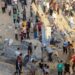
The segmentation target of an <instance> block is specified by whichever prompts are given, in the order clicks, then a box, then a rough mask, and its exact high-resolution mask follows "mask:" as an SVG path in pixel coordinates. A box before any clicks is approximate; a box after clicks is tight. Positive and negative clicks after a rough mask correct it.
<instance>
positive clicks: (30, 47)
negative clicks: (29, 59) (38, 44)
mask: <svg viewBox="0 0 75 75" xmlns="http://www.w3.org/2000/svg"><path fill="white" fill-rule="evenodd" d="M28 54H29V55H31V54H32V43H29V46H28Z"/></svg>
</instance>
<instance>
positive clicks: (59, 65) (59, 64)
mask: <svg viewBox="0 0 75 75" xmlns="http://www.w3.org/2000/svg"><path fill="white" fill-rule="evenodd" d="M63 69H64V64H63V63H62V61H59V63H58V64H57V70H58V75H62V73H63Z"/></svg>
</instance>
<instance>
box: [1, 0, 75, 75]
mask: <svg viewBox="0 0 75 75" xmlns="http://www.w3.org/2000/svg"><path fill="white" fill-rule="evenodd" d="M19 2H20V3H21V5H22V9H23V11H21V13H20V9H19V6H18V3H16V2H14V3H13V4H12V1H11V0H2V1H1V7H2V13H3V14H4V13H6V12H8V15H9V16H12V15H13V23H14V28H15V39H16V41H21V42H22V41H23V40H26V39H31V38H32V37H31V36H33V39H38V40H39V41H40V42H42V25H43V23H42V21H41V19H40V17H39V13H38V12H37V13H36V15H35V16H34V13H33V10H32V6H30V16H29V18H27V16H26V15H27V12H26V7H27V0H20V1H19ZM33 2H34V3H35V4H36V5H37V4H40V3H39V2H38V1H35V0H32V1H31V4H32V3H33ZM41 6H42V7H43V12H44V13H45V14H46V15H48V19H49V21H50V22H51V24H52V29H53V30H52V31H53V32H52V33H54V31H56V30H57V27H55V26H54V25H55V24H54V23H53V22H54V20H55V19H56V18H57V16H56V13H57V14H58V15H59V14H60V10H62V14H63V15H64V16H69V18H70V19H69V20H68V22H69V24H70V27H71V28H73V29H74V25H75V23H74V18H73V17H74V13H73V12H75V1H73V0H71V2H62V3H57V2H56V1H55V0H50V1H49V2H48V3H47V5H46V3H45V2H44V3H42V5H41ZM21 14H22V16H20V15H21ZM34 20H35V21H34ZM53 38H54V37H53ZM50 42H51V43H50V44H53V45H55V43H57V42H58V41H57V40H56V41H55V40H54V39H53V40H51V41H50ZM72 42H73V41H72ZM18 50H19V49H18ZM32 53H33V52H32V44H31V43H30V44H29V46H28V57H30V56H31V55H32ZM65 54H66V55H67V56H68V58H69V60H71V59H72V60H71V62H72V64H70V61H67V62H66V61H65V62H63V61H62V58H61V60H60V61H58V63H57V66H56V70H57V72H58V75H66V74H67V73H68V75H71V71H70V68H71V67H72V71H73V72H75V56H73V57H71V56H72V55H73V54H74V48H73V44H72V43H70V42H69V41H67V40H64V42H63V55H65ZM50 62H53V61H50ZM31 63H33V64H34V63H35V61H34V60H32V62H31ZM22 66H23V61H22V53H21V52H20V53H19V54H18V56H17V59H16V73H19V74H21V73H22ZM32 68H33V67H32ZM38 68H39V69H40V70H41V72H43V75H50V66H49V65H48V64H45V63H43V61H42V60H41V62H40V63H39V67H38ZM35 71H36V70H35V69H34V71H32V74H31V75H36V74H35Z"/></svg>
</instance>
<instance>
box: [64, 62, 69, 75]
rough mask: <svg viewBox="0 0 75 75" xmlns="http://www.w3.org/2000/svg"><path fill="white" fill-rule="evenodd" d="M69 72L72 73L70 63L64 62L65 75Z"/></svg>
mask: <svg viewBox="0 0 75 75" xmlns="http://www.w3.org/2000/svg"><path fill="white" fill-rule="evenodd" d="M67 73H68V74H69V75H70V64H69V63H64V75H66V74H67Z"/></svg>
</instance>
